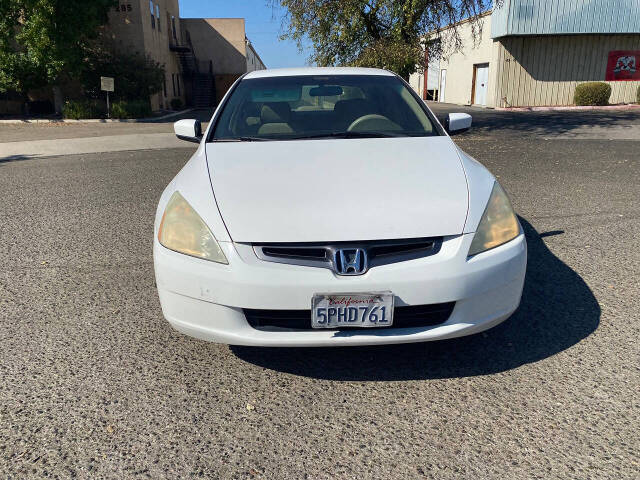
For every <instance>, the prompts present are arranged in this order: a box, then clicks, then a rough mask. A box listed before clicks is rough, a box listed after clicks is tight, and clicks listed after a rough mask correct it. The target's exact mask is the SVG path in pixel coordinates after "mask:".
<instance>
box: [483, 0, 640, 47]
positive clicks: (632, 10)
mask: <svg viewBox="0 0 640 480" xmlns="http://www.w3.org/2000/svg"><path fill="white" fill-rule="evenodd" d="M492 17H493V18H492V25H493V26H492V30H491V36H492V37H493V38H499V37H503V36H506V35H562V34H579V33H602V34H607V33H638V32H640V0H503V3H502V5H500V6H496V7H495V8H494V10H493V13H492Z"/></svg>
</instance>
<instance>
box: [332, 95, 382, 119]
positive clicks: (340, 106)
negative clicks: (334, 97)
mask: <svg viewBox="0 0 640 480" xmlns="http://www.w3.org/2000/svg"><path fill="white" fill-rule="evenodd" d="M333 111H334V112H335V113H336V115H338V116H345V115H350V116H355V117H361V116H363V115H367V114H369V113H374V112H375V107H374V106H373V105H372V104H371V102H369V101H367V100H365V99H364V98H352V99H349V100H338V101H337V102H336V104H335V105H334V107H333Z"/></svg>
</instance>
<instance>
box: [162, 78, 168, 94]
mask: <svg viewBox="0 0 640 480" xmlns="http://www.w3.org/2000/svg"><path fill="white" fill-rule="evenodd" d="M162 91H163V92H164V98H167V76H166V75H163V76H162Z"/></svg>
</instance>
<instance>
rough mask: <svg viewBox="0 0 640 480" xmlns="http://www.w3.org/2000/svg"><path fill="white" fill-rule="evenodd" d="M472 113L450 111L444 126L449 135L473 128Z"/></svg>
mask: <svg viewBox="0 0 640 480" xmlns="http://www.w3.org/2000/svg"><path fill="white" fill-rule="evenodd" d="M471 120H472V119H471V115H469V114H467V113H450V114H449V116H448V117H447V119H446V120H445V125H444V128H445V129H446V130H447V132H449V135H455V134H458V133H462V132H466V131H467V130H469V129H470V128H471Z"/></svg>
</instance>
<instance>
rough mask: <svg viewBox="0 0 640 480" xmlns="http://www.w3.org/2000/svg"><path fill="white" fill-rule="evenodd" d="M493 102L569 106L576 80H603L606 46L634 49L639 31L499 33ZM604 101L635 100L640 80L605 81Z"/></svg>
mask: <svg viewBox="0 0 640 480" xmlns="http://www.w3.org/2000/svg"><path fill="white" fill-rule="evenodd" d="M496 43H497V44H498V45H499V48H498V51H497V54H496V67H497V68H496V71H495V74H496V77H497V79H496V81H495V82H493V85H492V84H490V85H489V87H490V88H492V89H493V97H494V98H495V105H496V106H498V107H516V106H542V105H571V104H573V94H574V92H575V87H576V85H577V84H578V83H582V82H590V81H604V79H605V71H606V67H607V57H608V53H609V51H611V50H640V35H564V36H534V37H525V36H522V37H504V38H501V39H499V42H496ZM607 83H609V84H610V85H611V87H612V93H611V98H610V103H612V104H616V103H629V102H635V99H636V91H637V89H638V86H639V85H640V82H631V81H621V82H607Z"/></svg>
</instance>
